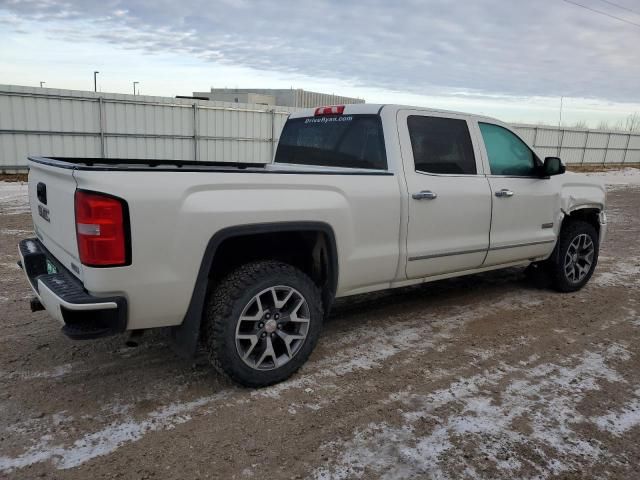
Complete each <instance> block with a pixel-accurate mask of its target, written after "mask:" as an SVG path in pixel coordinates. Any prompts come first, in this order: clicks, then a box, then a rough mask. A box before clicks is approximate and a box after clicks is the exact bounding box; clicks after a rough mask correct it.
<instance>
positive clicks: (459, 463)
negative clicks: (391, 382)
mask: <svg viewBox="0 0 640 480" xmlns="http://www.w3.org/2000/svg"><path fill="white" fill-rule="evenodd" d="M628 358H629V352H628V351H627V350H626V349H625V347H624V346H623V345H618V344H615V345H611V346H609V347H608V348H607V347H605V348H603V349H602V350H600V351H587V352H584V353H582V354H580V355H576V356H572V357H568V358H567V359H566V361H565V362H562V363H560V364H556V363H539V362H538V359H537V357H536V356H532V357H531V358H530V359H529V361H528V362H525V365H507V364H502V365H500V366H499V367H497V368H496V369H495V370H494V371H491V372H488V371H487V372H484V373H482V374H478V375H473V376H471V377H465V378H461V379H459V380H457V381H455V382H453V383H451V384H450V385H449V386H447V387H446V388H444V389H442V390H438V391H436V392H433V393H430V394H427V395H422V394H416V393H413V392H412V391H411V389H407V390H405V391H401V392H398V393H394V394H392V395H391V396H390V398H389V402H390V403H394V404H397V405H398V407H399V411H400V412H402V418H403V421H402V422H401V424H400V425H390V424H388V423H379V424H370V425H369V426H367V427H366V428H364V429H361V430H359V431H357V432H356V433H355V435H354V436H353V438H351V439H350V440H347V441H346V442H330V443H329V444H326V445H324V446H323V447H322V448H323V449H324V450H326V451H327V455H329V456H330V457H334V458H337V462H336V463H335V464H334V465H333V466H331V467H321V468H318V469H317V470H316V471H315V472H314V478H315V479H316V480H326V479H332V480H337V479H346V478H365V477H366V476H365V468H367V469H368V473H369V474H371V472H375V474H376V475H380V477H381V478H417V477H420V476H421V475H429V476H430V477H431V478H448V477H449V476H448V473H447V470H448V469H454V470H456V471H458V472H465V475H464V476H465V477H467V478H482V477H483V475H482V474H481V472H478V471H476V470H475V468H474V466H473V465H472V462H471V461H468V462H467V461H466V460H464V458H463V457H459V456H455V455H452V456H450V455H448V453H449V452H451V451H454V450H456V449H458V450H459V449H461V448H462V449H464V450H465V451H466V449H467V448H468V449H469V450H470V451H473V450H478V451H480V452H481V454H482V455H483V456H484V457H485V459H486V460H488V461H490V462H492V463H494V464H495V465H497V466H498V468H499V470H501V471H502V472H505V473H506V472H511V473H512V474H513V477H514V478H519V477H520V475H519V473H518V472H520V471H521V469H522V468H523V467H524V466H525V465H523V463H522V461H521V460H518V459H515V458H513V457H511V456H509V455H506V454H505V452H513V451H517V450H518V448H519V447H520V448H528V449H531V450H533V451H534V452H535V453H536V454H537V455H538V456H540V457H541V458H542V459H543V460H546V462H544V461H543V462H539V463H536V462H529V463H530V465H528V466H529V467H533V468H534V469H535V470H536V471H537V474H538V476H542V477H546V476H549V475H558V474H561V473H562V472H566V471H569V470H571V469H573V468H574V467H575V466H576V465H578V464H580V463H583V462H587V463H592V462H596V461H597V460H599V459H602V458H603V457H607V455H608V454H607V452H606V451H605V450H604V449H602V448H600V445H599V444H598V443H597V442H593V443H592V442H588V441H585V440H584V439H582V438H580V436H579V435H578V434H577V433H576V431H575V430H574V426H576V425H578V424H580V423H590V424H595V425H596V426H597V427H598V428H599V429H601V430H607V431H610V432H612V433H614V434H618V435H619V434H621V433H624V432H625V431H627V430H629V429H631V428H633V427H635V426H637V425H638V424H640V411H639V410H638V406H639V403H638V402H639V400H638V399H637V398H634V399H633V400H632V401H631V402H630V403H629V404H628V405H626V406H625V407H624V409H623V411H622V412H611V413H608V414H607V415H604V416H601V417H595V418H589V417H586V416H584V415H582V414H581V413H580V412H579V409H578V407H579V405H580V403H581V402H582V400H583V399H584V398H585V397H586V396H588V395H589V394H590V392H594V391H597V390H600V388H601V384H602V383H603V382H604V384H606V383H625V380H624V378H623V377H622V376H621V375H619V374H618V372H616V371H615V370H613V369H612V368H611V367H610V366H609V365H608V364H609V363H610V362H615V361H616V360H617V361H620V360H622V361H625V360H627V359H628ZM505 382H506V384H507V386H506V388H504V390H502V392H503V393H501V395H500V396H499V397H498V398H496V395H495V392H497V391H499V390H500V388H499V387H498V385H500V384H501V383H502V384H504V383H505ZM636 393H640V392H636ZM525 417H529V418H530V421H529V422H530V423H529V426H528V429H529V433H528V434H527V435H525V434H523V433H522V432H521V431H518V429H516V428H514V424H515V423H516V422H518V421H519V420H521V419H522V418H525ZM425 423H426V424H430V423H434V424H435V426H434V428H431V429H428V430H427V432H426V433H423V432H424V430H423V429H421V425H422V424H425ZM454 458H455V459H456V460H453V459H454ZM469 458H471V457H469ZM523 461H526V460H523ZM610 461H612V462H615V459H614V458H611V459H610ZM447 467H448V468H447Z"/></svg>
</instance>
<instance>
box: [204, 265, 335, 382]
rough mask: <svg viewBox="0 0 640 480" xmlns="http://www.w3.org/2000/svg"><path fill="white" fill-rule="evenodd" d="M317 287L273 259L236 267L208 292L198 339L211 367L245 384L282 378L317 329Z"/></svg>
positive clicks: (305, 354) (300, 360) (298, 362)
mask: <svg viewBox="0 0 640 480" xmlns="http://www.w3.org/2000/svg"><path fill="white" fill-rule="evenodd" d="M322 320H323V313H322V301H321V296H320V291H319V289H318V287H317V286H316V285H315V284H314V283H313V281H312V280H311V279H310V278H309V277H308V276H307V275H306V274H305V273H303V272H302V271H300V270H298V269H297V268H295V267H293V266H291V265H288V264H286V263H282V262H278V261H275V260H264V261H258V262H251V263H247V264H245V265H242V266H240V267H238V268H237V269H236V270H234V271H232V272H231V273H230V274H229V275H227V276H226V277H225V278H224V279H223V280H222V281H221V282H220V283H218V284H217V285H216V286H215V287H214V288H213V290H212V291H211V292H210V295H209V299H208V303H207V310H206V316H205V319H204V326H203V333H204V335H203V337H204V342H205V346H206V349H207V352H208V355H209V360H210V361H211V363H212V364H213V366H214V367H215V368H216V369H217V370H218V371H220V372H221V373H224V374H226V375H227V376H229V377H230V378H231V379H232V380H233V381H235V382H236V383H239V384H240V385H244V386H246V387H265V386H268V385H272V384H274V383H277V382H280V381H282V380H285V379H286V378H288V377H290V376H291V375H292V374H293V373H295V372H296V370H298V369H299V368H300V367H301V366H302V365H303V364H304V363H305V362H306V361H307V359H308V358H309V355H311V352H312V351H313V349H314V348H315V346H316V344H317V342H318V338H319V336H320V331H321V329H322Z"/></svg>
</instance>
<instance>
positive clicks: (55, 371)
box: [10, 363, 73, 380]
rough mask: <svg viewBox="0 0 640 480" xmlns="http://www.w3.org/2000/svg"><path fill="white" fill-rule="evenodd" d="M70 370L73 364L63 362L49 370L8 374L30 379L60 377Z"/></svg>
mask: <svg viewBox="0 0 640 480" xmlns="http://www.w3.org/2000/svg"><path fill="white" fill-rule="evenodd" d="M72 370H73V364H71V363H65V364H63V365H58V366H56V367H53V368H52V369H51V370H43V371H40V372H13V373H11V374H10V376H11V377H20V378H22V379H24V380H32V379H35V378H60V377H63V376H65V375H67V374H69V373H71V371H72Z"/></svg>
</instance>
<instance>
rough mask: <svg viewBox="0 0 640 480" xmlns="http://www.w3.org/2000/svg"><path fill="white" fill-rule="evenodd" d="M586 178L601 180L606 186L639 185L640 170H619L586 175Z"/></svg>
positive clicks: (629, 168) (630, 168)
mask: <svg viewBox="0 0 640 480" xmlns="http://www.w3.org/2000/svg"><path fill="white" fill-rule="evenodd" d="M585 175H587V176H588V177H598V178H602V180H603V181H604V183H605V184H606V185H640V169H638V168H632V167H627V168H623V169H620V170H606V171H604V172H590V173H586V174H585Z"/></svg>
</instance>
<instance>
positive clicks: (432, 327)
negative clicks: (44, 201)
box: [0, 184, 640, 479]
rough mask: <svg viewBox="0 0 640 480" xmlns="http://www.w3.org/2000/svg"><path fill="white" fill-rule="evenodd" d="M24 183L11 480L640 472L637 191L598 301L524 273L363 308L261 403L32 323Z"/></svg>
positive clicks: (7, 430)
mask: <svg viewBox="0 0 640 480" xmlns="http://www.w3.org/2000/svg"><path fill="white" fill-rule="evenodd" d="M19 185H20V184H15V185H14V186H13V187H11V189H9V190H7V189H5V190H4V192H5V194H0V478H28V479H31V478H36V477H44V478H56V479H57V478H70V479H87V478H92V479H101V478H163V479H164V478H168V479H174V478H175V479H185V478H190V479H191V478H193V479H196V478H198V479H199V478H223V479H229V478H239V479H241V478H247V479H249V478H268V477H270V478H317V479H328V478H366V479H370V478H454V479H459V478H470V479H475V478H492V479H493V478H504V479H511V478H565V479H570V478H585V477H589V478H616V479H617V478H629V479H637V478H638V475H639V473H638V472H639V468H640V467H638V465H640V427H639V426H640V368H639V366H640V343H639V342H638V339H639V338H640V315H639V313H638V312H640V250H639V249H638V246H639V245H638V243H639V239H640V187H639V186H626V187H625V186H617V187H615V188H614V189H613V190H611V191H610V194H609V203H610V207H609V221H610V225H609V238H608V241H607V242H606V244H605V245H604V246H603V248H602V251H601V257H600V264H599V265H598V268H597V270H596V274H595V275H594V277H593V279H592V280H591V282H590V284H589V285H587V287H585V288H584V289H583V290H582V291H580V292H578V293H575V294H564V295H562V294H558V293H554V292H551V291H549V290H547V289H545V288H543V287H542V286H540V285H535V284H532V283H531V282H529V281H527V280H525V279H524V276H523V273H522V270H520V269H511V270H507V271H500V272H492V273H488V274H482V275H476V276H473V277H468V278H462V279H455V280H448V281H441V282H436V283H433V284H428V285H424V286H420V287H412V288H407V289H402V290H399V291H394V292H390V293H382V294H376V295H368V296H362V297H358V298H353V299H350V300H348V301H343V302H341V303H340V304H339V305H338V306H337V308H336V309H335V311H334V313H333V315H332V318H330V319H329V321H328V322H327V324H326V326H325V332H324V334H323V336H322V338H321V340H320V344H319V346H318V348H317V350H316V351H315V353H314V354H313V355H312V357H311V359H310V361H309V362H308V364H307V365H306V366H305V367H304V368H303V369H302V370H301V371H300V372H299V373H298V374H296V375H295V376H294V377H293V378H292V379H290V380H289V381H286V382H284V383H281V384H279V385H276V386H273V387H269V388H266V389H261V390H248V389H241V388H238V387H235V386H233V385H231V384H230V383H228V382H227V381H226V380H225V379H224V378H222V377H219V376H217V375H216V374H215V373H214V372H213V371H212V370H211V369H210V368H208V367H207V366H206V365H199V364H196V365H191V364H189V363H185V362H184V361H181V360H179V359H178V358H177V357H176V356H175V355H174V354H173V353H172V351H171V350H170V348H169V347H168V345H167V344H166V342H165V341H164V338H163V337H162V335H160V334H151V335H148V336H146V337H143V339H142V343H141V344H140V346H138V347H135V348H130V347H127V346H125V344H124V341H125V337H115V338H110V339H106V340H98V341H91V342H80V343H79V342H73V341H71V340H68V339H67V338H65V337H64V336H63V335H62V334H61V333H60V331H59V326H58V325H57V324H56V323H55V321H53V320H51V319H50V318H48V317H47V315H46V314H45V313H43V312H39V313H36V314H32V313H30V312H29V308H28V302H27V299H28V298H29V297H30V290H29V288H28V286H27V284H26V281H25V280H24V278H23V277H22V273H21V271H20V270H19V269H18V268H17V266H16V265H15V260H16V245H17V242H18V240H19V239H21V238H24V237H25V236H27V235H29V234H30V230H31V222H30V218H29V216H28V214H26V213H24V212H25V210H24V206H23V203H22V201H21V198H22V197H21V196H20V195H21V194H20V191H19V190H20V188H21V187H20V186H19ZM0 193H1V192H0ZM3 195H4V196H3ZM22 195H23V194H22Z"/></svg>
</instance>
